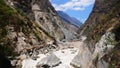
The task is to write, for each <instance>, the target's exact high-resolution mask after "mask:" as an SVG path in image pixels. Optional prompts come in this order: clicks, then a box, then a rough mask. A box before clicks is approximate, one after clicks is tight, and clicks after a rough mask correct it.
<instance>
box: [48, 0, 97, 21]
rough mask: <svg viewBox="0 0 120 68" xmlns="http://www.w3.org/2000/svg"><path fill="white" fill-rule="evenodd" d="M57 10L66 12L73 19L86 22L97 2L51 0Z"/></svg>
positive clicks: (90, 0)
mask: <svg viewBox="0 0 120 68" xmlns="http://www.w3.org/2000/svg"><path fill="white" fill-rule="evenodd" d="M50 1H51V3H52V5H53V6H54V7H55V9H56V10H61V11H64V12H66V13H67V14H68V15H70V16H71V17H75V18H77V19H79V20H80V21H81V22H84V21H85V20H86V19H87V18H88V16H89V14H90V12H91V11H92V8H93V5H94V1H95V0H50Z"/></svg>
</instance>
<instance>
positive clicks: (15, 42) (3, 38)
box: [0, 0, 57, 68]
mask: <svg viewBox="0 0 120 68" xmlns="http://www.w3.org/2000/svg"><path fill="white" fill-rule="evenodd" d="M53 45H54V46H53ZM56 46H57V44H56V40H55V37H53V36H51V35H50V34H49V33H48V32H46V31H45V30H44V29H42V27H41V26H39V25H38V24H37V23H36V22H34V21H32V20H30V19H29V18H27V17H26V16H25V15H24V14H23V13H19V12H17V11H16V9H14V8H13V7H10V6H8V5H6V3H5V1H4V0H1V1H0V56H1V57H2V56H5V57H7V58H9V60H11V61H12V60H13V61H16V62H15V63H14V64H13V66H17V64H18V66H17V68H18V67H19V66H20V65H21V62H20V61H21V60H22V58H21V56H31V57H34V56H35V55H37V54H38V53H41V52H42V53H46V51H45V50H42V48H45V49H46V50H47V49H49V48H50V49H51V48H52V49H55V48H56ZM50 49H49V51H50ZM19 62H20V63H19ZM6 63H7V64H8V63H9V62H8V61H7V60H6V61H5V62H2V60H0V68H4V67H3V66H4V64H6ZM2 65H3V66H2ZM7 68H10V67H7Z"/></svg>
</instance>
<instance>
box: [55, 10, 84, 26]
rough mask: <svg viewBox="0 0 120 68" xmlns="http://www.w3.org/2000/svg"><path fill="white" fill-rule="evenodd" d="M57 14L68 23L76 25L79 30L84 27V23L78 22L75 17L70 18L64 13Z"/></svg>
mask: <svg viewBox="0 0 120 68" xmlns="http://www.w3.org/2000/svg"><path fill="white" fill-rule="evenodd" d="M57 13H58V14H59V16H60V17H61V18H62V19H63V20H64V21H65V22H66V23H69V24H71V25H74V26H76V27H78V28H79V27H80V26H81V25H82V23H81V22H80V21H79V20H77V19H76V18H74V17H70V16H69V15H68V14H66V13H64V12H63V11H57Z"/></svg>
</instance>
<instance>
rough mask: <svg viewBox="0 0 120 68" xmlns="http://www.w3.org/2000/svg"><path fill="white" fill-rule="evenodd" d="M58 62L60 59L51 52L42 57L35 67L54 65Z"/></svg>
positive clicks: (46, 67)
mask: <svg viewBox="0 0 120 68" xmlns="http://www.w3.org/2000/svg"><path fill="white" fill-rule="evenodd" d="M60 63H61V61H60V59H59V58H58V57H57V56H56V55H54V54H51V55H49V56H47V57H45V58H43V59H42V60H41V61H39V62H38V64H37V68H41V67H43V68H49V67H55V66H58V65H59V64H60Z"/></svg>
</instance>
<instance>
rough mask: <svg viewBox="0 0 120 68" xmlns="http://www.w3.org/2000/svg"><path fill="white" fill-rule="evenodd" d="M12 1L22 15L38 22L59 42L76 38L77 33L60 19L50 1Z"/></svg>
mask: <svg viewBox="0 0 120 68" xmlns="http://www.w3.org/2000/svg"><path fill="white" fill-rule="evenodd" d="M10 1H11V3H13V5H12V4H11V6H14V7H15V8H16V9H17V10H19V11H20V13H25V15H27V17H28V18H30V19H31V20H32V21H35V22H37V24H38V25H39V26H41V27H42V29H44V30H45V31H47V32H48V33H49V34H50V35H51V36H54V37H55V39H56V40H57V41H60V40H63V39H66V40H72V39H74V38H76V37H75V31H73V30H72V29H71V28H69V25H68V24H66V23H65V22H64V21H62V20H61V18H59V16H58V14H57V12H56V11H55V9H54V8H53V7H52V5H51V4H50V2H49V0H38V1H37V0H27V1H26V0H23V1H21V0H13V1H12V0H10Z"/></svg>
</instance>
